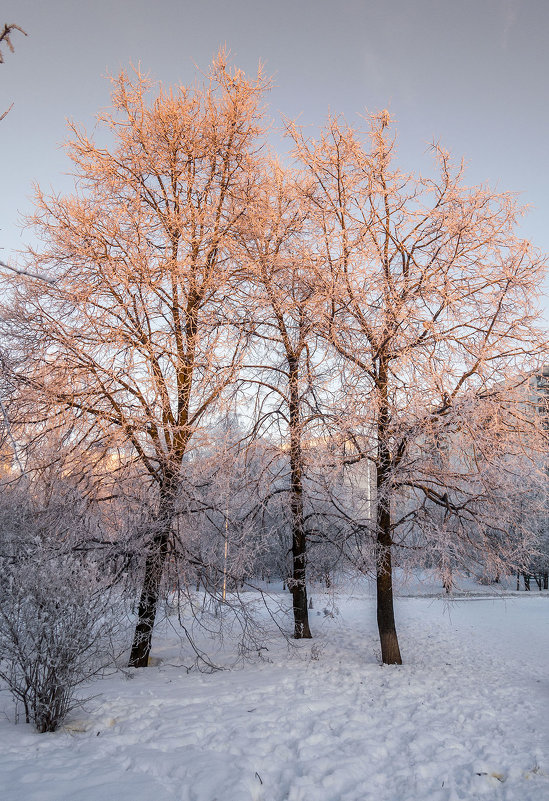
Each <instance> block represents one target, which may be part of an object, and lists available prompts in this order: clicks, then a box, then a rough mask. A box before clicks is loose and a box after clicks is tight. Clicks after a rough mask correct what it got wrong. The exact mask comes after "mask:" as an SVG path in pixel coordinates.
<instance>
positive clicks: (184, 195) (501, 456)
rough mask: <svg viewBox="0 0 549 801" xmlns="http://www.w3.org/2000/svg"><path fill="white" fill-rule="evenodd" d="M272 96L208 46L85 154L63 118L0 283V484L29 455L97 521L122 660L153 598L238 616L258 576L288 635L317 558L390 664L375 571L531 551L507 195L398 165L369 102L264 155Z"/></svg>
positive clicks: (523, 277)
mask: <svg viewBox="0 0 549 801" xmlns="http://www.w3.org/2000/svg"><path fill="white" fill-rule="evenodd" d="M268 85H269V82H268V80H266V78H265V77H264V75H263V74H262V73H261V72H259V73H258V74H257V76H256V77H254V78H249V77H248V76H246V75H245V74H244V73H243V72H241V71H240V70H238V69H232V68H231V67H230V66H229V65H228V64H227V60H226V57H225V54H224V53H220V54H219V55H218V56H217V58H216V59H215V60H214V62H213V64H212V65H211V67H210V70H209V72H208V73H207V74H206V75H205V76H204V77H203V78H202V79H201V80H200V81H199V82H197V83H196V84H194V85H192V86H180V87H175V88H173V89H170V90H169V91H166V90H163V89H162V88H158V87H157V86H155V85H154V84H153V83H152V82H151V81H150V80H149V79H148V78H147V77H144V76H143V75H141V74H140V73H139V72H136V73H133V74H131V75H127V74H126V73H121V74H120V75H119V76H118V77H117V78H115V79H113V94H112V109H111V110H109V111H106V112H102V113H101V114H100V115H99V116H98V121H99V126H100V127H99V131H100V138H101V143H100V144H99V143H96V142H95V141H94V140H93V139H92V138H91V137H89V136H88V134H87V133H86V132H85V131H84V130H83V129H81V128H79V127H78V126H76V125H71V129H70V130H71V140H70V144H69V154H70V157H71V159H72V163H73V170H74V174H75V187H74V192H73V193H72V194H70V195H68V196H61V195H55V194H53V195H52V194H48V193H45V192H43V191H41V190H38V191H37V195H36V206H35V213H34V215H33V216H32V218H31V220H30V224H31V225H32V227H33V236H34V239H33V241H34V242H35V243H36V244H34V245H33V246H31V247H30V248H29V250H28V252H27V254H26V255H25V257H24V260H23V261H22V262H21V263H20V264H19V265H18V266H17V268H16V269H17V272H15V271H14V270H13V269H8V270H6V271H5V275H4V279H5V286H4V292H5V294H4V302H3V306H2V312H1V328H2V338H3V343H4V356H3V382H4V390H3V404H4V419H5V422H6V424H8V423H9V425H6V432H7V434H8V433H9V437H10V439H9V442H8V443H7V444H8V445H9V447H10V455H11V459H12V465H11V468H10V469H11V470H12V472H11V473H8V479H9V480H11V479H12V477H13V471H14V470H15V471H16V472H17V470H16V468H17V465H16V462H17V461H18V463H19V473H21V474H22V479H20V480H24V481H26V482H27V486H28V487H32V486H38V485H37V484H36V485H33V481H34V480H35V478H34V476H35V475H36V476H37V475H38V474H39V473H40V474H41V475H43V474H44V473H43V471H44V469H45V467H44V465H46V466H48V467H49V468H51V469H52V470H54V472H55V471H56V470H57V472H56V476H57V478H56V481H58V482H59V486H62V484H63V481H65V480H68V477H70V480H71V481H73V483H75V485H76V486H77V487H78V488H79V492H80V493H81V495H82V497H84V498H88V499H89V506H87V507H86V508H87V509H90V508H92V507H93V508H97V509H102V510H103V511H102V512H101V514H100V515H99V517H101V515H103V517H102V518H101V519H102V520H103V521H104V520H105V519H109V520H110V522H109V525H106V524H104V523H102V525H106V528H104V529H102V530H101V533H100V534H97V532H96V533H95V534H94V535H93V536H92V535H90V536H89V537H88V540H87V541H88V544H89V547H91V546H92V545H93V544H94V543H95V546H96V551H97V552H103V553H108V554H109V565H110V570H111V572H112V573H113V574H116V575H119V576H124V575H127V574H128V572H131V570H133V569H134V568H135V566H136V564H137V569H138V570H139V571H141V572H140V573H139V575H140V576H141V584H140V589H139V597H138V602H137V624H136V628H135V632H134V636H133V644H132V648H131V655H130V665H132V666H136V667H140V666H145V665H146V664H147V663H148V659H149V655H150V649H151V639H152V633H153V628H154V623H155V617H156V613H157V608H158V604H159V599H160V597H161V595H162V593H163V591H164V590H163V588H164V589H167V588H171V589H173V587H174V586H178V587H179V588H180V589H181V587H187V588H189V587H192V586H194V585H195V583H196V586H198V587H200V586H202V587H204V586H208V587H210V588H211V587H214V588H215V592H217V593H218V594H220V596H221V601H222V602H225V603H229V602H231V603H232V602H233V601H234V597H232V596H231V593H232V592H233V591H234V590H236V589H238V587H239V585H241V584H242V582H246V581H248V582H253V581H254V580H255V579H257V577H258V575H259V574H261V572H265V569H266V565H267V564H268V563H269V559H274V561H275V562H276V560H277V559H278V561H279V562H280V561H282V562H283V565H284V566H283V568H282V570H283V571H284V575H283V577H284V578H285V579H286V581H287V586H288V588H289V590H290V592H291V595H292V609H293V616H294V636H295V637H296V638H302V637H305V638H306V637H310V636H311V631H310V626H309V620H308V597H307V581H308V572H310V570H311V567H312V566H313V565H314V566H315V567H314V569H315V570H317V569H318V571H319V572H320V573H322V572H324V573H327V574H328V575H329V573H330V570H331V569H332V568H333V565H334V563H335V562H336V561H337V560H342V559H343V560H345V561H346V563H347V564H352V565H353V566H354V568H355V569H358V570H361V571H363V572H365V573H371V574H372V575H373V576H374V577H375V580H376V586H377V610H378V611H377V620H378V627H379V634H380V641H381V652H382V659H383V662H385V663H400V662H401V654H400V649H399V644H398V638H397V631H396V626H395V619H394V611H393V564H394V561H395V559H396V560H397V562H398V563H399V564H401V565H403V566H409V565H412V564H425V563H426V559H428V560H429V562H430V564H432V565H434V566H436V567H437V568H438V569H439V570H440V571H441V574H442V575H443V577H444V578H445V581H450V580H451V574H452V571H454V570H456V569H462V568H472V567H476V568H478V569H479V570H481V571H484V572H485V573H487V574H491V575H494V576H497V575H500V574H501V573H503V572H505V571H506V570H508V569H511V568H515V567H516V566H517V565H519V566H520V565H522V564H525V562H526V560H527V559H528V558H529V554H530V552H531V550H532V548H533V544H534V543H533V539H534V533H533V527H532V526H530V525H529V524H528V516H527V515H524V514H523V513H522V514H521V512H520V501H524V502H526V499H527V498H530V499H533V498H534V497H541V495H540V493H539V492H538V489H539V487H542V485H543V478H544V470H543V467H544V465H543V453H544V449H545V442H544V436H545V435H544V431H543V428H542V427H541V426H540V425H538V418H537V417H536V415H535V414H533V413H532V405H533V404H532V403H531V402H530V398H529V396H528V390H527V388H528V376H529V374H530V373H531V371H532V370H534V369H535V368H536V367H537V366H538V365H539V362H540V360H541V359H543V354H544V353H545V352H546V340H545V334H544V332H543V331H542V330H541V329H540V327H539V326H538V325H537V319H538V311H537V302H538V298H539V293H540V288H541V281H542V278H543V273H544V269H545V263H544V261H543V259H542V257H541V256H540V255H539V254H538V253H537V252H536V251H535V250H534V249H533V248H532V247H531V246H530V245H529V243H527V242H525V241H523V240H521V239H520V238H519V237H518V236H517V232H516V225H517V218H518V216H519V215H520V214H521V209H520V207H518V206H517V204H516V200H515V198H514V197H513V196H512V195H510V194H508V193H504V192H499V193H496V192H493V191H491V190H490V189H488V188H486V187H468V186H467V185H466V184H465V183H464V180H463V168H462V166H461V165H457V166H456V165H454V164H453V163H452V161H451V159H450V156H449V154H448V153H447V152H446V151H444V150H443V149H442V148H441V147H439V146H438V145H433V147H432V153H433V159H434V165H435V166H434V171H433V175H432V176H429V177H423V176H420V175H417V174H413V173H405V172H402V171H401V170H400V169H399V168H398V167H397V166H395V163H394V155H395V146H396V145H395V134H394V132H393V127H392V121H391V118H390V116H389V114H388V113H387V112H386V111H383V112H381V113H378V114H374V115H371V116H370V117H368V118H367V126H366V130H365V131H364V132H361V131H358V130H355V129H354V128H352V127H351V126H349V125H348V124H347V123H345V121H344V120H342V119H341V118H338V117H330V118H329V119H328V120H327V122H326V124H325V126H324V127H323V128H322V129H321V130H320V131H319V132H318V134H317V135H316V136H315V137H312V136H309V135H308V134H307V132H306V130H305V129H303V128H300V127H299V126H297V125H293V124H289V125H287V126H286V129H285V133H286V136H287V137H288V140H289V142H290V144H291V147H292V148H293V151H292V153H293V155H292V162H291V165H286V164H283V163H281V161H280V160H278V159H277V158H276V156H275V155H274V154H273V153H271V151H270V149H269V146H268V142H267V129H268V127H269V125H268V120H267V118H266V116H265V111H264V106H263V103H264V95H265V92H266V90H267V89H268ZM52 443H57V445H52ZM61 453H63V454H64V455H63V467H62V469H61V468H60V464H61V462H60V455H61ZM40 471H42V472H40ZM533 489H536V492H534V491H533ZM42 491H43V490H40V492H42ZM128 498H131V499H132V501H131V502H126V500H127V499H128ZM124 499H126V500H124ZM532 503H533V501H532ZM136 510H137V511H136ZM98 514H99V513H98ZM122 529H124V537H122V536H121V533H122ZM132 529H133V530H132ZM105 532H107V534H105ZM128 538H129V539H128ZM286 538H287V539H288V540H289V542H288V543H287V544H286ZM130 540H131V543H132V545H131V547H130V546H127V545H124V546H123V547H122V545H121V543H126V544H127V543H128V541H130ZM113 543H114V544H116V543H118V545H117V547H112V546H113ZM79 547H82V546H81V545H80V546H79ZM285 551H287V552H288V559H287V561H286V555H285V556H284V559H283V560H280V553H285ZM311 552H312V553H313V554H314V558H312V559H311ZM267 555H269V556H268V558H267ZM320 565H322V568H320V567H319V566H320ZM189 598H191V595H189Z"/></svg>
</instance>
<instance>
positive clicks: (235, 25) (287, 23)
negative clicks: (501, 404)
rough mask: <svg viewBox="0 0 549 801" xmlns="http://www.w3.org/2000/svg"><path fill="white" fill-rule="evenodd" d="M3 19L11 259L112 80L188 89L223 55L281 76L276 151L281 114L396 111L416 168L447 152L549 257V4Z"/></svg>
mask: <svg viewBox="0 0 549 801" xmlns="http://www.w3.org/2000/svg"><path fill="white" fill-rule="evenodd" d="M1 14H2V16H1V18H0V25H3V23H5V22H7V23H16V24H18V25H20V26H21V27H22V28H23V29H24V30H25V31H26V32H27V34H28V36H27V37H24V36H23V35H21V34H19V33H17V32H15V33H14V34H13V44H14V46H15V52H14V53H9V52H7V51H6V48H4V49H3V55H4V63H3V64H0V113H1V112H2V111H4V110H5V109H7V108H8V107H9V106H10V104H11V103H12V102H13V104H14V105H13V108H12V110H11V111H10V112H9V114H8V115H7V117H5V119H4V120H3V121H2V122H0V153H1V168H0V187H1V188H0V247H1V248H3V249H2V250H0V259H2V260H4V261H6V260H10V259H12V258H14V255H15V251H16V250H17V249H18V248H22V247H24V244H25V242H26V241H28V240H29V237H30V234H29V232H26V231H25V230H24V229H22V227H21V218H22V216H23V215H24V214H25V213H28V212H29V211H30V210H31V209H32V192H33V184H34V183H35V182H36V183H38V184H40V185H41V186H42V187H43V188H48V187H51V188H52V189H53V190H54V191H61V192H66V191H69V190H70V186H71V179H70V177H69V175H68V172H69V170H70V162H69V160H68V158H67V157H66V155H65V152H64V150H63V147H62V143H63V141H65V140H66V138H67V128H66V121H67V119H73V120H75V121H77V122H79V123H82V124H83V125H84V126H85V127H86V128H87V129H88V131H92V130H93V126H94V115H95V114H96V113H97V112H98V111H99V109H101V108H105V107H107V106H108V105H109V99H110V95H109V92H110V88H109V82H108V79H107V76H108V75H109V74H117V73H118V72H119V71H120V70H121V69H125V68H128V67H129V66H130V65H131V64H134V65H138V64H139V65H140V67H141V69H142V70H143V71H145V72H149V73H150V75H151V77H153V78H156V79H159V80H161V81H162V82H163V83H164V84H165V85H170V84H179V83H190V82H192V81H193V80H194V79H195V77H196V75H197V69H199V68H200V69H203V70H205V69H206V68H207V66H208V64H209V62H210V61H211V59H212V57H213V56H214V55H215V53H216V52H217V50H218V49H219V47H220V46H223V45H225V46H226V47H227V48H228V49H229V50H230V51H231V57H232V60H233V62H234V64H235V65H236V66H238V67H240V68H242V69H244V70H246V71H247V72H252V73H253V72H255V71H256V69H257V66H258V63H259V62H262V63H263V64H264V67H265V71H266V73H267V74H268V75H271V76H272V77H273V88H272V90H271V92H270V94H269V97H268V103H269V111H270V114H271V116H272V117H273V119H274V120H275V126H274V127H273V131H272V137H273V142H274V143H275V146H277V147H280V144H279V141H280V140H279V137H278V134H277V128H276V126H277V125H278V124H279V121H280V119H281V117H282V116H284V117H287V118H290V119H299V121H300V123H301V124H303V125H304V126H305V127H306V128H307V127H309V126H310V129H311V131H314V129H315V127H316V126H318V125H321V124H322V122H323V120H324V119H325V117H326V115H327V113H328V112H332V113H342V114H343V115H344V116H345V117H346V119H347V120H348V122H350V123H352V124H353V125H360V124H361V122H362V117H361V116H360V115H363V114H364V113H365V112H367V111H376V110H378V109H381V108H388V109H389V110H390V112H391V113H392V115H394V117H395V118H396V128H397V132H398V146H397V147H398V160H399V164H400V166H401V167H402V168H403V169H404V170H407V171H408V170H424V171H425V170H428V169H429V166H430V164H429V162H430V156H429V152H428V148H429V143H431V142H433V141H437V142H440V144H442V145H443V146H444V147H445V148H447V149H448V150H450V152H451V153H452V154H453V157H454V159H455V160H457V161H459V160H461V159H462V158H463V159H464V160H465V162H466V164H467V173H466V181H467V183H469V184H477V183H483V184H489V185H490V186H492V187H493V188H495V189H498V190H510V191H513V192H517V193H519V197H520V200H521V202H522V203H524V204H526V205H528V206H529V207H530V209H529V212H528V214H527V215H526V216H525V217H524V219H523V220H522V222H521V229H520V231H521V234H522V235H523V236H525V237H527V238H528V239H530V240H531V241H532V242H533V243H534V245H536V246H537V247H539V248H540V249H541V250H542V251H544V252H546V253H548V252H549V225H548V217H549V192H548V191H547V187H548V185H549V167H548V163H549V162H548V158H547V148H548V147H549V102H548V101H549V80H548V76H549V48H547V40H548V36H549V0H156V2H155V3H152V2H150V0H93V2H89V1H88V0H48V1H47V2H44V0H3V2H2V6H1ZM282 147H283V145H282ZM547 317H548V318H549V314H547Z"/></svg>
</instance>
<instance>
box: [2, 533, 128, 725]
mask: <svg viewBox="0 0 549 801" xmlns="http://www.w3.org/2000/svg"><path fill="white" fill-rule="evenodd" d="M9 550H11V553H9V552H8V553H6V551H4V553H2V554H1V555H0V678H1V679H2V680H3V681H4V682H5V683H6V685H7V689H8V690H9V691H10V692H11V694H12V696H13V698H14V699H15V701H16V705H19V704H21V705H22V706H23V709H24V712H25V719H26V721H27V723H33V724H34V725H35V726H36V728H37V730H38V731H39V732H47V731H50V732H51V731H55V730H56V729H57V728H58V727H59V725H60V724H61V723H62V722H63V720H64V719H65V717H66V716H67V714H68V713H69V712H70V711H71V710H72V709H74V708H75V707H77V706H80V705H81V704H82V703H83V701H84V700H85V699H82V698H80V697H77V695H76V689H77V687H79V685H81V684H83V683H84V682H86V681H88V680H89V679H90V678H91V677H92V676H94V675H95V674H97V673H98V672H99V671H100V670H101V669H103V668H104V667H106V666H107V664H109V663H111V662H112V659H113V657H112V647H111V645H112V635H113V631H114V628H113V627H114V625H115V620H116V617H115V614H114V612H113V610H112V606H111V603H110V598H109V596H108V593H106V592H105V590H104V588H103V587H102V585H101V582H100V581H99V580H98V577H97V575H96V571H95V570H94V566H93V564H86V563H85V562H84V561H83V560H82V559H81V558H80V557H79V556H75V555H74V554H71V553H70V552H69V553H67V552H63V551H62V550H61V549H59V547H52V546H51V545H50V546H48V545H45V544H44V543H43V542H41V541H39V540H37V541H36V542H34V543H32V542H31V543H29V542H27V543H26V544H25V545H24V546H21V544H19V545H18V547H16V548H15V549H13V548H12V549H8V551H9Z"/></svg>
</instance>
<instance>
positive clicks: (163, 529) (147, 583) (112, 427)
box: [4, 53, 266, 667]
mask: <svg viewBox="0 0 549 801" xmlns="http://www.w3.org/2000/svg"><path fill="white" fill-rule="evenodd" d="M265 86H266V84H265V81H264V79H263V77H262V75H261V74H258V76H257V77H256V78H255V79H248V78H247V77H246V76H245V75H244V74H243V73H242V72H241V71H239V70H232V69H230V68H229V66H228V65H227V62H226V58H225V56H224V54H223V53H220V54H219V56H218V57H217V58H216V59H215V61H214V62H213V64H212V66H211V68H210V70H209V72H208V74H207V75H206V76H205V78H204V81H203V83H201V84H199V83H197V84H196V85H194V86H180V87H176V88H175V89H172V90H170V91H164V90H162V89H161V90H159V91H156V92H155V93H154V95H153V94H152V92H153V89H154V87H153V85H152V84H151V82H150V81H149V80H148V79H146V78H144V77H143V76H141V75H140V74H139V73H137V74H135V75H134V76H132V77H128V76H127V75H126V74H125V73H122V74H121V75H120V76H119V77H118V78H116V79H114V80H113V95H112V102H113V110H112V112H110V111H109V112H105V113H103V114H101V115H99V124H100V129H102V130H103V131H104V132H105V133H106V134H107V137H106V138H107V139H108V141H109V142H110V143H111V144H109V145H107V146H103V145H101V144H98V143H95V142H94V141H93V140H92V139H91V138H89V137H88V136H87V135H86V133H85V132H84V131H82V130H80V129H79V128H77V127H76V126H73V127H72V134H73V138H72V141H71V142H70V144H69V153H70V157H71V159H72V162H73V165H74V171H75V178H76V182H75V191H74V193H73V194H72V195H69V196H66V197H61V196H56V195H53V196H48V195H46V194H45V193H43V192H41V191H38V194H37V199H36V204H37V205H36V213H35V215H34V218H33V220H32V222H33V224H34V226H35V232H36V234H37V236H38V237H39V238H40V239H41V240H42V245H41V246H40V247H38V248H36V249H35V250H33V251H32V252H31V253H30V255H29V260H28V266H29V272H31V266H32V270H36V271H37V272H39V273H40V275H41V276H46V277H47V278H48V281H47V282H46V281H44V280H34V279H33V278H32V277H31V276H29V275H22V276H18V277H17V279H15V278H14V279H13V284H14V286H13V287H12V290H11V292H12V299H13V303H12V306H11V312H10V313H9V314H8V313H7V312H6V316H5V318H4V320H5V327H6V328H7V329H8V333H9V335H10V336H12V337H13V339H12V344H13V350H14V351H15V350H18V352H19V353H24V354H25V367H24V370H22V371H21V372H19V374H18V378H19V381H20V382H21V383H23V384H26V386H27V387H28V388H29V390H30V391H31V392H32V395H33V397H34V398H35V399H36V400H37V403H38V404H40V403H41V404H42V408H43V409H45V410H47V413H48V414H49V416H50V417H51V416H55V415H56V414H57V413H58V412H61V411H65V412H66V411H72V412H73V414H74V415H75V416H76V417H77V418H79V419H84V420H85V421H86V422H87V424H88V425H89V426H90V427H92V428H93V429H94V432H95V436H96V438H97V439H98V440H100V441H103V442H107V443H108V444H109V446H110V447H111V448H112V450H113V453H115V452H116V449H117V448H121V449H122V451H123V453H124V454H125V455H126V456H127V455H128V454H129V456H130V458H131V459H132V460H133V461H134V463H135V464H136V465H137V464H138V465H139V466H140V469H141V472H142V475H143V476H144V478H148V480H149V481H150V482H151V483H152V484H153V485H154V486H155V488H156V494H157V495H156V497H157V501H156V512H155V515H154V520H152V521H151V526H150V529H149V537H148V542H147V544H146V554H145V557H146V558H145V565H144V578H143V585H142V592H141V596H140V601H139V611H138V623H137V627H136V632H135V637H134V642H133V647H132V650H131V657H130V664H131V665H133V666H138V667H139V666H145V665H146V664H147V661H148V656H149V652H150V647H151V637H152V631H153V625H154V620H155V614H156V607H157V601H158V593H159V587H160V582H161V578H162V573H163V569H164V564H165V561H166V557H167V554H168V549H169V541H170V535H171V531H172V524H173V521H174V516H175V503H176V497H177V492H178V487H179V482H180V475H181V471H182V469H183V463H184V459H185V456H186V454H187V453H188V450H189V448H190V447H192V446H193V442H194V441H195V435H196V432H197V431H198V430H199V429H200V427H201V426H204V425H206V424H207V421H208V420H209V419H211V414H212V410H213V409H214V407H215V404H217V403H218V402H219V399H220V397H221V396H222V394H223V391H224V388H225V387H226V386H227V384H228V383H230V382H231V381H232V380H233V378H234V376H235V371H236V370H237V367H238V363H239V359H240V352H241V345H242V338H241V335H240V333H239V327H238V321H239V317H240V309H239V308H238V307H237V306H236V305H235V304H234V303H233V302H232V296H233V293H232V284H233V282H234V280H235V264H234V259H233V245H232V242H233V229H234V226H235V222H236V221H237V220H238V219H239V217H240V216H241V215H242V212H243V200H244V198H245V197H246V195H247V193H248V191H249V184H250V182H251V181H253V180H255V179H254V169H253V162H254V151H255V149H256V147H257V142H258V135H259V133H260V130H261V114H262V110H261V107H260V102H261V97H262V94H263V91H264V89H265Z"/></svg>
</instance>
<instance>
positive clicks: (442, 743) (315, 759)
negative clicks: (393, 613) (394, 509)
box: [0, 585, 549, 801]
mask: <svg viewBox="0 0 549 801" xmlns="http://www.w3.org/2000/svg"><path fill="white" fill-rule="evenodd" d="M422 586H423V589H424V592H423V597H421V595H415V596H411V597H410V595H408V596H407V597H401V598H400V599H399V600H398V602H397V619H398V625H399V630H400V638H401V648H402V652H403V658H404V660H405V664H404V665H403V666H402V667H387V666H385V667H382V666H380V665H379V664H378V643H377V638H376V630H375V609H374V604H373V599H372V598H371V597H370V596H369V594H368V593H367V591H366V589H360V588H359V587H357V586H355V587H353V588H351V589H350V591H349V592H347V593H344V592H341V593H340V594H339V596H338V597H337V598H336V605H337V608H338V609H339V614H336V615H335V616H334V617H331V616H328V615H325V614H324V612H323V611H322V609H323V607H325V606H326V604H327V599H325V598H323V597H322V596H321V595H320V594H315V593H313V598H314V610H313V611H312V613H311V614H312V627H313V631H314V634H315V639H314V640H313V641H309V642H303V643H299V644H297V645H293V646H290V647H289V646H288V645H287V644H286V643H285V642H284V640H283V639H282V638H279V639H278V640H277V641H276V640H275V641H272V642H270V644H269V651H268V652H266V657H267V659H265V660H263V661H259V662H258V661H255V662H253V663H244V664H243V665H240V666H239V667H236V668H234V669H232V670H226V671H219V672H216V673H211V674H205V673H200V672H190V673H188V672H187V671H186V670H185V669H183V668H181V667H178V666H177V665H176V664H175V662H176V658H177V654H178V646H177V644H176V642H175V640H174V639H173V634H172V635H171V637H172V638H171V639H170V636H169V635H168V634H166V635H165V637H162V635H161V636H160V637H158V638H157V640H156V642H155V649H154V652H155V653H156V655H157V657H158V658H160V659H162V662H161V664H159V665H158V666H157V667H152V668H148V669H146V670H140V671H132V673H133V678H129V677H128V675H124V674H123V673H119V674H117V675H114V676H111V677H109V678H106V679H102V680H100V681H98V682H96V683H95V684H94V686H93V690H95V691H96V692H97V693H100V695H98V696H97V697H96V698H95V699H94V700H92V701H90V702H89V703H88V705H87V708H86V711H85V712H83V711H80V712H79V713H75V715H74V716H73V718H72V719H71V720H70V721H69V722H68V724H67V726H66V727H65V729H64V730H62V731H59V732H56V733H55V734H37V733H35V732H34V731H33V730H32V729H31V727H30V726H27V725H25V724H18V725H17V726H14V725H13V723H12V722H10V721H9V720H8V719H7V718H5V717H2V719H0V798H1V799H2V801H252V800H253V801H370V799H371V801H457V800H458V799H467V801H476V799H479V801H484V800H485V801H490V799H494V800H495V799H498V801H500V800H501V801H544V800H545V799H549V595H548V594H547V593H538V592H537V591H536V592H534V591H532V592H531V593H524V592H523V593H520V595H516V594H515V595H510V596H507V597H499V598H493V597H488V596H486V597H479V596H477V595H469V596H467V595H463V596H462V597H460V598H459V599H458V600H455V601H452V602H450V603H449V604H448V603H446V602H445V600H444V599H443V598H441V597H440V596H439V597H425V595H427V596H428V595H429V593H428V592H427V591H426V590H425V585H422ZM416 589H417V588H416ZM470 589H471V588H470ZM483 589H484V588H483ZM485 592H486V590H485ZM489 592H490V593H493V588H491V589H490V588H489ZM349 593H350V594H349ZM166 631H169V629H167V630H166ZM0 703H1V704H2V706H3V708H5V709H6V711H7V712H8V713H10V698H9V696H8V695H7V694H2V695H1V696H0Z"/></svg>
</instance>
